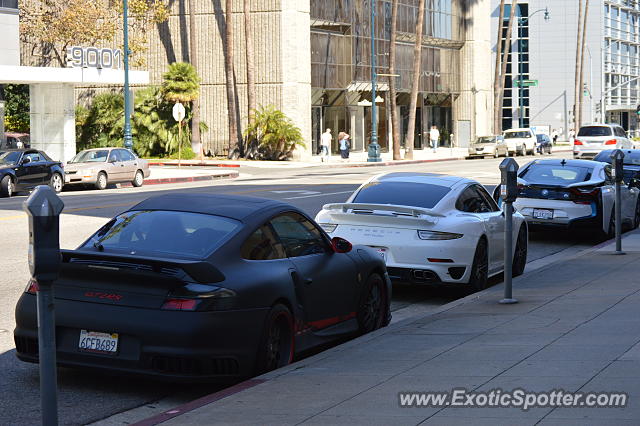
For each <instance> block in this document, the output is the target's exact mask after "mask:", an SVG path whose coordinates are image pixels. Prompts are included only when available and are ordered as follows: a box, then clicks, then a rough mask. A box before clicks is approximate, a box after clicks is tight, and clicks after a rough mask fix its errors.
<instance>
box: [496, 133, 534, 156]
mask: <svg viewBox="0 0 640 426" xmlns="http://www.w3.org/2000/svg"><path fill="white" fill-rule="evenodd" d="M503 136H504V141H505V143H506V144H507V150H508V151H509V155H511V156H513V155H527V154H531V155H535V154H536V143H537V138H536V134H535V133H534V132H533V130H531V129H509V130H505V131H504V135H503Z"/></svg>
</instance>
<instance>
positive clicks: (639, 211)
mask: <svg viewBox="0 0 640 426" xmlns="http://www.w3.org/2000/svg"><path fill="white" fill-rule="evenodd" d="M638 226H640V200H638V201H636V211H635V215H634V216H633V228H632V229H638Z"/></svg>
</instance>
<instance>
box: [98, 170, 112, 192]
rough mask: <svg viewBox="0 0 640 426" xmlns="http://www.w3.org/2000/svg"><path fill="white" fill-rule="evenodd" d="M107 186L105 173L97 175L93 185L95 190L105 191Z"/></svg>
mask: <svg viewBox="0 0 640 426" xmlns="http://www.w3.org/2000/svg"><path fill="white" fill-rule="evenodd" d="M108 184H109V180H108V179H107V174H106V173H105V172H100V173H98V179H96V184H95V187H96V189H98V190H100V191H102V190H104V189H107V185H108Z"/></svg>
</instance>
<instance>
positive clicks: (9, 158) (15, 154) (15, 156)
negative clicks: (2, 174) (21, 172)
mask: <svg viewBox="0 0 640 426" xmlns="http://www.w3.org/2000/svg"><path fill="white" fill-rule="evenodd" d="M21 154H22V153H21V152H20V151H0V164H9V165H13V164H18V161H19V160H20V155H21Z"/></svg>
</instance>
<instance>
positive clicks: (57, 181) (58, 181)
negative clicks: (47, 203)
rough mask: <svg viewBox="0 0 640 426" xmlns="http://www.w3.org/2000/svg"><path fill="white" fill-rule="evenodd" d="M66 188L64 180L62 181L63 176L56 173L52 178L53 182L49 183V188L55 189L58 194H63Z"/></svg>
mask: <svg viewBox="0 0 640 426" xmlns="http://www.w3.org/2000/svg"><path fill="white" fill-rule="evenodd" d="M63 186H64V179H62V175H60V173H54V174H53V175H52V176H51V181H50V182H49V187H51V189H53V191H54V192H55V193H56V194H59V193H60V192H62V187H63Z"/></svg>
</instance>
